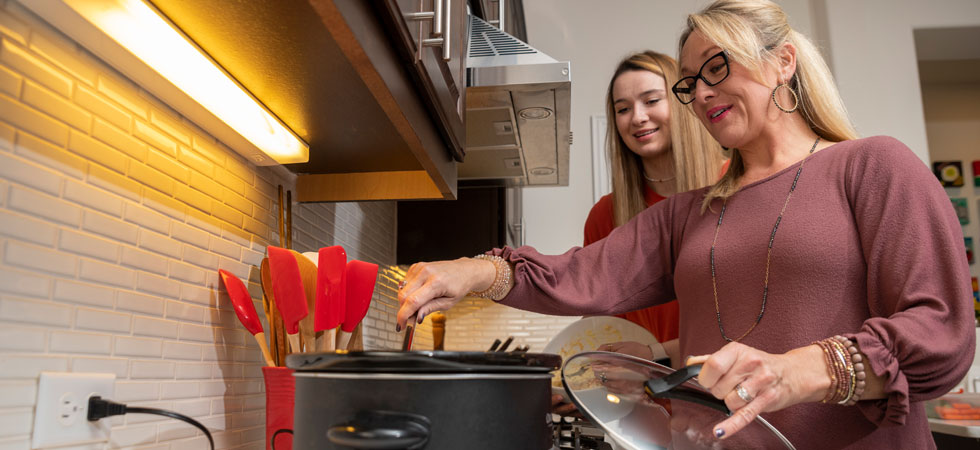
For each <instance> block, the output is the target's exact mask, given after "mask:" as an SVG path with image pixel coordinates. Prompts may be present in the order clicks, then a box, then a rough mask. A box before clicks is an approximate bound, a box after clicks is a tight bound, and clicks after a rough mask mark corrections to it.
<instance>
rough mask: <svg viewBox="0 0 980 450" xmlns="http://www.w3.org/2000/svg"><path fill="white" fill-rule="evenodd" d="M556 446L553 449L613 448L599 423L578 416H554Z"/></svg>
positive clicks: (607, 449)
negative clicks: (606, 439)
mask: <svg viewBox="0 0 980 450" xmlns="http://www.w3.org/2000/svg"><path fill="white" fill-rule="evenodd" d="M552 421H553V428H554V431H555V446H554V447H552V450H613V447H612V445H611V444H610V443H608V442H606V441H605V438H606V433H605V432H604V431H602V428H600V427H599V426H598V425H595V424H593V423H592V422H589V421H587V420H583V419H581V418H577V417H568V416H558V415H557V414H555V415H553V416H552Z"/></svg>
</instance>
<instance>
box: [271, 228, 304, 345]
mask: <svg viewBox="0 0 980 450" xmlns="http://www.w3.org/2000/svg"><path fill="white" fill-rule="evenodd" d="M268 250H269V270H270V272H272V290H273V292H274V295H275V297H276V308H278V309H279V314H281V315H282V320H283V323H284V324H285V327H286V335H287V338H288V339H289V346H290V348H292V351H293V352H300V351H302V350H301V348H300V345H299V334H298V333H299V321H300V320H303V318H304V317H306V315H307V314H309V311H310V310H309V308H308V307H307V305H306V292H305V291H304V290H303V278H302V276H301V275H300V273H299V264H298V263H297V262H296V257H295V256H293V253H292V252H291V251H289V250H286V249H284V248H279V247H274V246H271V245H270V246H269V248H268Z"/></svg>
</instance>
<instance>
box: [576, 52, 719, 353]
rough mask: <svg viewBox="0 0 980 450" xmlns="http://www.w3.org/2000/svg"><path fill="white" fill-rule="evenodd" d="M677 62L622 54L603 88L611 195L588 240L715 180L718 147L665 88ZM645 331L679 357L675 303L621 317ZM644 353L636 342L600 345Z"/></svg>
mask: <svg viewBox="0 0 980 450" xmlns="http://www.w3.org/2000/svg"><path fill="white" fill-rule="evenodd" d="M678 71H679V69H678V67H677V61H675V60H674V58H671V57H670V56H667V55H664V54H662V53H657V52H654V51H649V50H648V51H645V52H640V53H635V54H632V55H629V56H628V57H626V58H624V59H623V60H622V61H621V62H620V63H619V64H618V65H617V66H616V69H615V70H614V71H613V75H612V78H611V79H610V81H609V87H608V89H607V92H606V118H607V120H608V125H607V130H609V132H608V133H607V149H608V151H609V159H610V162H611V168H612V193H611V194H607V195H605V196H603V197H602V198H601V199H599V201H598V202H597V203H596V204H595V205H594V206H593V207H592V210H591V211H590V212H589V217H588V219H587V220H586V221H585V243H584V245H589V244H592V243H593V242H596V241H598V240H600V239H602V238H604V237H606V236H607V235H609V233H610V232H611V231H612V230H613V229H614V228H616V227H618V226H620V225H622V224H624V223H626V222H628V221H629V220H630V219H632V218H633V217H635V216H636V215H637V214H639V213H640V212H641V211H643V210H644V209H646V208H647V207H649V206H651V205H653V204H655V203H657V202H659V201H661V200H664V199H666V198H667V197H669V196H671V195H673V194H675V193H677V192H684V191H689V190H692V189H697V188H701V187H704V186H708V185H710V184H712V183H714V182H715V181H716V180H717V179H718V177H719V175H720V173H721V170H722V163H723V155H722V149H721V146H720V145H718V143H717V142H716V141H715V140H714V139H713V138H712V137H711V135H709V134H708V132H707V131H706V130H705V129H704V127H703V126H702V125H701V123H700V122H698V120H697V119H696V118H695V117H694V115H693V114H690V111H687V110H686V109H687V108H686V107H685V106H684V105H683V104H681V103H680V102H679V101H677V98H676V97H675V96H674V95H673V94H672V93H671V92H670V86H672V85H673V84H674V83H675V82H677V80H678V79H679V78H680V77H679V76H678ZM620 317H623V318H625V319H627V320H629V321H631V322H634V323H636V324H638V325H640V326H642V327H643V328H645V329H647V330H649V331H650V332H651V333H652V334H653V336H654V337H656V338H657V341H658V342H661V343H662V344H663V345H664V348H665V349H666V350H667V353H668V355H669V356H671V357H672V359H676V355H677V342H676V339H677V327H678V325H677V320H678V318H677V302H676V301H672V302H668V303H665V304H663V305H657V306H651V307H648V308H644V309H641V310H638V311H630V312H627V313H625V314H622V315H620ZM600 349H602V350H609V351H618V352H622V353H628V354H631V355H635V356H640V357H643V358H647V359H650V358H651V357H652V356H653V354H652V351H651V349H650V348H648V347H646V346H644V345H642V344H640V343H637V342H618V343H612V344H607V345H604V346H602V347H600Z"/></svg>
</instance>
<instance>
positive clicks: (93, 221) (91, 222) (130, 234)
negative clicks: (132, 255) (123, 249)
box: [82, 210, 139, 245]
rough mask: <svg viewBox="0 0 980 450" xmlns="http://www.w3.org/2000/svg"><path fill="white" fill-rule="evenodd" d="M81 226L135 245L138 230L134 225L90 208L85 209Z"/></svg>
mask: <svg viewBox="0 0 980 450" xmlns="http://www.w3.org/2000/svg"><path fill="white" fill-rule="evenodd" d="M82 228H83V229H85V230H88V231H91V232H93V233H96V234H101V235H103V236H108V237H110V238H114V239H118V240H120V241H123V242H128V243H130V244H133V245H136V238H137V236H138V231H139V228H138V227H136V225H133V224H129V223H126V222H123V221H122V220H120V219H116V218H114V217H109V216H107V215H105V214H102V213H97V212H94V211H91V210H88V211H85V214H84V218H83V219H82Z"/></svg>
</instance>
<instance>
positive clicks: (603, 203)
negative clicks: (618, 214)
mask: <svg viewBox="0 0 980 450" xmlns="http://www.w3.org/2000/svg"><path fill="white" fill-rule="evenodd" d="M613 228H614V226H613V206H612V194H606V195H603V196H602V198H600V199H599V201H598V202H596V204H595V205H592V210H591V211H589V217H588V218H587V219H585V243H584V244H582V245H583V246H585V245H589V244H591V243H593V242H595V241H598V240H600V239H602V238H604V237H606V236H608V235H609V233H610V232H611V231H612V230H613Z"/></svg>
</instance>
